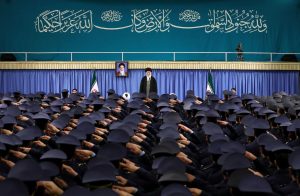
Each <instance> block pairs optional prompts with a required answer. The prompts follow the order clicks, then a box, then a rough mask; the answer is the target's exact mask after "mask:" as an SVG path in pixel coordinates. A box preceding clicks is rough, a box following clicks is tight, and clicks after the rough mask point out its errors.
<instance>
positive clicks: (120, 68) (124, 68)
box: [116, 61, 128, 77]
mask: <svg viewBox="0 0 300 196" xmlns="http://www.w3.org/2000/svg"><path fill="white" fill-rule="evenodd" d="M116 76H117V77H127V76H128V62H127V61H117V62H116Z"/></svg>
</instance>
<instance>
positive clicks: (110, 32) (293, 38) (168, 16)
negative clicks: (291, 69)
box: [0, 0, 300, 60]
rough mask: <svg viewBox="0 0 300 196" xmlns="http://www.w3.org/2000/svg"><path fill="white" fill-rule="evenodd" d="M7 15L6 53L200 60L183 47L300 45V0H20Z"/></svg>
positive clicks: (293, 48)
mask: <svg viewBox="0 0 300 196" xmlns="http://www.w3.org/2000/svg"><path fill="white" fill-rule="evenodd" d="M278 13H280V14H278ZM0 15H1V19H0V20H1V24H2V30H1V31H0V52H1V51H2V52H7V51H9V52H14V51H15V52H16V51H23V52H112V53H113V52H183V53H182V54H180V59H183V60H194V58H192V57H191V55H188V54H187V55H184V52H235V51H236V46H237V45H238V44H239V43H242V45H243V50H244V51H245V52H284V53H288V52H291V53H295V52H299V51H300V48H299V45H300V39H299V38H298V36H299V34H300V26H299V25H296V24H294V23H295V22H296V21H299V19H300V6H299V3H298V1H280V0H252V1H251V2H250V1H249V0H241V1H238V2H237V1H235V0H228V1H224V2H223V1H216V2H212V1H197V0H188V1H186V3H184V2H183V1H180V0H174V1H172V2H169V1H166V0H165V1H158V0H152V1H151V2H150V1H143V2H140V1H139V2H137V1H136V2H135V1H129V0H116V1H113V2H111V1H107V0H98V1H92V0H89V1H78V0H51V1H50V0H44V1H43V3H41V2H40V1H38V0H27V1H22V0H13V1H1V2H0ZM87 56H88V55H87ZM154 56H155V55H154ZM77 57H78V56H77ZM120 58H121V57H120V56H118V55H111V59H107V58H104V59H103V60H121V59H120ZM128 58H129V56H128ZM153 58H154V59H155V60H160V59H159V58H158V59H157V55H156V56H155V57H153ZM201 58H202V60H211V59H209V58H208V57H205V56H202V57H201ZM264 58H265V57H264ZM268 58H269V57H268ZM49 59H50V60H57V59H56V58H55V57H53V55H52V57H51V58H49ZM164 59H165V57H164V56H163V55H162V57H161V60H164ZM216 59H219V57H217V58H216ZM32 60H39V58H38V57H35V58H34V59H32ZM43 60H45V59H43ZM75 60H91V59H89V58H88V57H84V55H81V56H80V58H79V57H78V59H75ZM125 60H153V59H152V58H151V56H149V55H148V54H145V55H143V54H141V55H139V56H134V55H131V57H130V59H125ZM246 60H247V59H246Z"/></svg>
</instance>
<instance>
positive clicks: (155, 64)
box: [0, 61, 300, 71]
mask: <svg viewBox="0 0 300 196" xmlns="http://www.w3.org/2000/svg"><path fill="white" fill-rule="evenodd" d="M146 67H151V68H152V69H221V70H282V71H284V70H285V71H288V70H289V71H291V70H295V71H299V70H300V63H285V62H213V61H210V62H200V61H129V69H145V68H146ZM0 69H1V70H6V69H13V70H16V69H115V62H114V61H92V62H86V61H85V62H81V61H80V62H79V61H78V62H76V61H72V62H69V61H68V62H56V61H28V62H24V61H22V62H0Z"/></svg>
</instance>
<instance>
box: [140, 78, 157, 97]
mask: <svg viewBox="0 0 300 196" xmlns="http://www.w3.org/2000/svg"><path fill="white" fill-rule="evenodd" d="M146 87H147V76H144V77H143V78H142V80H141V84H140V93H145V94H146ZM150 92H155V93H157V83H156V79H155V78H154V77H153V76H151V79H150Z"/></svg>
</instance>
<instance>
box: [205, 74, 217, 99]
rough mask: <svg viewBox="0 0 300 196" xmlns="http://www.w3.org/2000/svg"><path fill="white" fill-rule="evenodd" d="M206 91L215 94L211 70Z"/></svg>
mask: <svg viewBox="0 0 300 196" xmlns="http://www.w3.org/2000/svg"><path fill="white" fill-rule="evenodd" d="M206 91H207V92H211V93H212V94H215V87H214V83H213V77H212V75H211V70H209V72H208V77H207V86H206Z"/></svg>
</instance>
